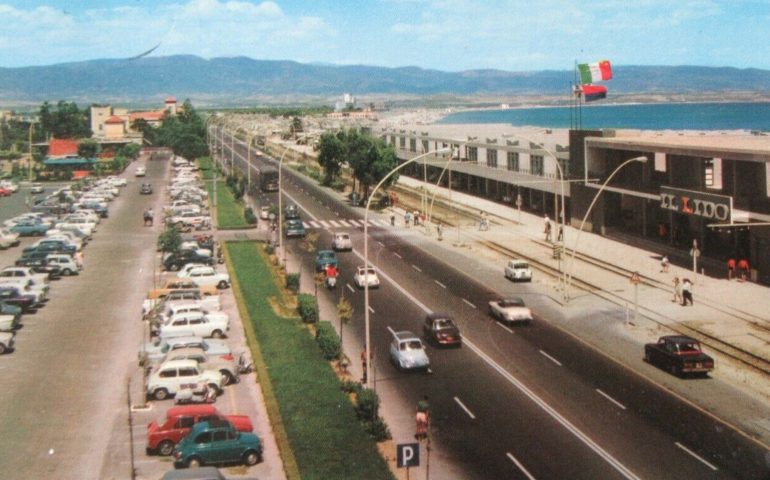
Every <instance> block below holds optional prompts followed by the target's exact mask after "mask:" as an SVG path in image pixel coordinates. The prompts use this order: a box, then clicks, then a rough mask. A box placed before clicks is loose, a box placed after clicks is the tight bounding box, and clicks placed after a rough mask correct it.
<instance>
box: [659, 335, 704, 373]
mask: <svg viewBox="0 0 770 480" xmlns="http://www.w3.org/2000/svg"><path fill="white" fill-rule="evenodd" d="M644 360H645V361H646V362H648V363H650V364H652V365H656V366H658V367H659V368H662V369H664V370H668V371H669V372H671V374H673V375H676V376H681V375H685V374H698V375H704V376H706V375H708V373H709V372H710V371H711V370H713V369H714V359H713V358H711V357H710V356H709V355H707V354H705V353H703V350H702V349H701V346H700V342H698V341H697V340H695V339H694V338H691V337H687V336H684V335H665V336H663V337H660V338H659V339H658V341H657V342H656V343H648V344H646V345H645V346H644Z"/></svg>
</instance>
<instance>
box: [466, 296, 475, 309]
mask: <svg viewBox="0 0 770 480" xmlns="http://www.w3.org/2000/svg"><path fill="white" fill-rule="evenodd" d="M463 302H465V303H466V304H467V305H468V306H469V307H471V308H477V307H476V305H474V304H472V303H471V302H469V301H468V300H466V299H464V298H463Z"/></svg>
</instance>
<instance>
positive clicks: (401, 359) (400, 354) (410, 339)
mask: <svg viewBox="0 0 770 480" xmlns="http://www.w3.org/2000/svg"><path fill="white" fill-rule="evenodd" d="M390 361H391V362H392V363H393V365H395V366H396V368H397V369H398V370H399V371H404V370H428V369H429V368H430V360H429V359H428V354H427V353H426V352H425V347H424V346H423V344H422V341H421V340H420V337H418V336H417V335H415V334H414V333H412V332H409V331H402V332H395V333H394V334H393V340H392V341H391V342H390Z"/></svg>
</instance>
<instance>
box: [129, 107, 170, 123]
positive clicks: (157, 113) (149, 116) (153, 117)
mask: <svg viewBox="0 0 770 480" xmlns="http://www.w3.org/2000/svg"><path fill="white" fill-rule="evenodd" d="M165 114H166V111H165V110H153V111H149V112H131V113H129V114H128V118H129V120H130V121H131V122H133V121H134V120H139V119H140V118H141V119H143V120H147V121H148V122H157V121H160V120H163V116H164V115H165Z"/></svg>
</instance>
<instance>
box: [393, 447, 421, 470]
mask: <svg viewBox="0 0 770 480" xmlns="http://www.w3.org/2000/svg"><path fill="white" fill-rule="evenodd" d="M396 465H397V466H398V468H405V467H406V468H408V467H419V466H420V444H419V443H400V444H398V445H396Z"/></svg>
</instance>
